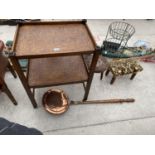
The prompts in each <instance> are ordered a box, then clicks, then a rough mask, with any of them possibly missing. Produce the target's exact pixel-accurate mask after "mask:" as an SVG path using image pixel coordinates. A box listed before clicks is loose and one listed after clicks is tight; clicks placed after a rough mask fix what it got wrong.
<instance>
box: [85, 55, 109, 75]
mask: <svg viewBox="0 0 155 155" xmlns="http://www.w3.org/2000/svg"><path fill="white" fill-rule="evenodd" d="M83 58H84V61H85V63H86V65H87V68H88V70H89V68H90V65H91V61H92V58H93V55H92V54H89V55H88V54H85V55H83ZM107 68H108V62H107V59H106V58H105V57H103V56H101V55H100V56H99V59H98V62H97V65H96V68H95V73H101V72H104V71H105V70H107Z"/></svg>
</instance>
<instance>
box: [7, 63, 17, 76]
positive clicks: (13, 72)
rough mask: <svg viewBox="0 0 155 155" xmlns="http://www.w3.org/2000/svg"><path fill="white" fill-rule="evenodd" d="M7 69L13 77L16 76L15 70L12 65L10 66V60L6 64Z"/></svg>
mask: <svg viewBox="0 0 155 155" xmlns="http://www.w3.org/2000/svg"><path fill="white" fill-rule="evenodd" d="M8 69H9V71H10V72H11V73H12V75H13V76H14V78H17V75H16V72H15V71H14V69H13V67H12V66H11V64H10V62H9V64H8Z"/></svg>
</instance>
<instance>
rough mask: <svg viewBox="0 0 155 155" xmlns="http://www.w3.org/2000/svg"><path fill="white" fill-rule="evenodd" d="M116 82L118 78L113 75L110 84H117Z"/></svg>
mask: <svg viewBox="0 0 155 155" xmlns="http://www.w3.org/2000/svg"><path fill="white" fill-rule="evenodd" d="M115 80H116V76H114V75H113V77H112V79H111V82H110V84H111V85H112V84H113V83H114V82H115Z"/></svg>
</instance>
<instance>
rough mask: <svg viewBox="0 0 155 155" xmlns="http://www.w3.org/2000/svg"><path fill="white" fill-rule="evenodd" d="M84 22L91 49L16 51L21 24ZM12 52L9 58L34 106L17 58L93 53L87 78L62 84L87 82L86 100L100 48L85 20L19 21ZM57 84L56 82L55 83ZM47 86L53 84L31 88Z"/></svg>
mask: <svg viewBox="0 0 155 155" xmlns="http://www.w3.org/2000/svg"><path fill="white" fill-rule="evenodd" d="M76 23H78V24H84V25H85V28H86V33H88V34H87V35H88V36H89V38H90V40H91V44H92V45H91V47H93V49H92V50H88V51H76V52H64V53H63V52H62V53H59V52H58V53H51V54H45V53H42V54H38V55H35V54H34V55H26V54H23V55H20V56H19V55H18V54H17V53H16V52H17V51H16V44H17V39H18V35H19V34H18V32H19V29H20V26H23V25H31V24H34V25H37V24H43V25H47V24H48V25H51V24H54V25H56V24H76ZM12 52H13V53H14V55H12V56H10V59H11V62H12V64H13V66H14V68H15V70H16V72H17V74H18V76H19V78H20V80H21V82H22V84H23V86H24V88H25V90H26V92H27V94H28V96H29V98H30V100H31V102H32V105H33V107H34V108H36V107H37V103H36V101H35V99H34V96H33V92H32V91H31V88H32V87H30V86H29V84H28V81H27V79H28V76H29V75H27V78H26V77H25V75H24V74H23V72H22V70H21V68H20V65H19V63H18V60H19V59H21V58H26V59H34V58H45V57H55V56H59V57H61V56H71V55H72V56H73V55H81V54H89V53H94V56H93V60H92V63H91V67H90V71H89V73H88V79H87V80H79V81H76V82H72V81H71V82H67V83H64V84H73V83H84V82H87V84H86V86H85V95H84V99H83V100H87V97H88V94H89V90H90V86H91V82H92V79H93V75H94V70H95V67H96V64H97V60H98V57H99V53H100V48H98V47H97V45H96V42H95V40H94V38H93V35H92V34H91V31H90V30H89V27H88V25H87V23H86V20H82V21H54V22H28V23H20V24H19V25H18V26H17V30H16V34H15V37H14V44H13V48H12ZM85 69H86V66H85ZM56 85H58V84H56ZM47 86H53V85H42V86H36V87H33V88H40V87H47Z"/></svg>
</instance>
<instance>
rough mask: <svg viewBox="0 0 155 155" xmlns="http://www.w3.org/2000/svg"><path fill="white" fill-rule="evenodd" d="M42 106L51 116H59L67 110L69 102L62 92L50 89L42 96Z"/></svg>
mask: <svg viewBox="0 0 155 155" xmlns="http://www.w3.org/2000/svg"><path fill="white" fill-rule="evenodd" d="M43 106H44V108H45V110H46V111H48V112H49V113H51V114H55V115H59V114H63V113H64V112H66V111H67V110H68V108H69V100H68V97H67V95H66V94H65V93H64V91H63V90H60V89H50V90H48V91H47V92H46V93H45V94H44V96H43Z"/></svg>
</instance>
